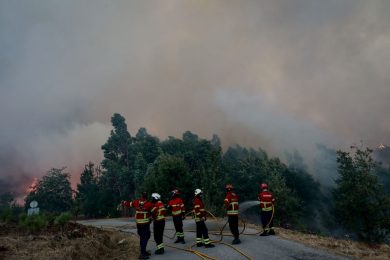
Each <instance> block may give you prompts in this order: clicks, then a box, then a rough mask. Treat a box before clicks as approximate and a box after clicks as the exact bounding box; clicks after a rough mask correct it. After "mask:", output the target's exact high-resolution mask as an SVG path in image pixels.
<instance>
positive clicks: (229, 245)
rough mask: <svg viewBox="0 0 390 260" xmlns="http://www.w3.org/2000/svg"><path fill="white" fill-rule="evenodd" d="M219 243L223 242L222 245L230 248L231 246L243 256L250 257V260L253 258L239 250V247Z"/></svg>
mask: <svg viewBox="0 0 390 260" xmlns="http://www.w3.org/2000/svg"><path fill="white" fill-rule="evenodd" d="M220 244H223V245H225V246H228V247H231V248H233V249H234V250H236V251H237V252H239V253H240V254H241V255H243V256H244V257H246V258H248V259H250V260H253V257H251V256H249V255H247V254H245V253H244V252H243V251H241V250H240V249H238V248H236V247H234V246H232V245H230V244H228V243H225V242H220Z"/></svg>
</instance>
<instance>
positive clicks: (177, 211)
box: [168, 197, 185, 216]
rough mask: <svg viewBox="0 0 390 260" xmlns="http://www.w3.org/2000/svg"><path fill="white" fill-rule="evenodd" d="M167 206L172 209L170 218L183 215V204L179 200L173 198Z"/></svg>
mask: <svg viewBox="0 0 390 260" xmlns="http://www.w3.org/2000/svg"><path fill="white" fill-rule="evenodd" d="M168 204H169V206H171V207H172V216H180V215H181V214H184V213H185V208H184V203H183V200H182V199H181V198H179V197H176V198H173V199H171V200H170V201H169V203H168Z"/></svg>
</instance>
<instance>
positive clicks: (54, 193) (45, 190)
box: [25, 168, 73, 213]
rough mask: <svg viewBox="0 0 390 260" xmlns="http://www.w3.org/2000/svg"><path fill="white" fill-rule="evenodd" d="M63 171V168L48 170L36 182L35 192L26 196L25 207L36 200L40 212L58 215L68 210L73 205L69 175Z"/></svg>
mask: <svg viewBox="0 0 390 260" xmlns="http://www.w3.org/2000/svg"><path fill="white" fill-rule="evenodd" d="M64 170H65V168H62V169H56V168H53V169H51V170H49V171H48V172H47V174H46V175H45V176H43V177H42V179H41V180H39V181H38V184H37V186H36V188H35V190H33V191H31V192H30V193H29V194H28V195H27V197H26V199H25V202H26V204H25V207H28V205H29V204H30V202H31V201H33V200H36V201H38V203H39V207H40V209H41V211H47V212H53V213H60V212H64V211H68V210H70V208H71V207H72V204H73V199H72V188H71V186H70V181H69V179H70V174H69V173H65V172H64Z"/></svg>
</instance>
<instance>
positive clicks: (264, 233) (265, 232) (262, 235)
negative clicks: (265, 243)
mask: <svg viewBox="0 0 390 260" xmlns="http://www.w3.org/2000/svg"><path fill="white" fill-rule="evenodd" d="M260 236H261V237H265V236H269V234H268V231H263V233H261V234H260Z"/></svg>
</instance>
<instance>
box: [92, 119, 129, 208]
mask: <svg viewBox="0 0 390 260" xmlns="http://www.w3.org/2000/svg"><path fill="white" fill-rule="evenodd" d="M111 123H112V126H113V127H114V129H113V130H111V133H110V137H109V138H108V140H107V142H106V143H105V144H104V145H102V149H103V152H104V159H103V161H102V167H103V169H104V171H103V173H102V176H101V177H100V183H99V186H100V188H101V189H102V196H101V198H100V199H101V200H102V201H101V203H102V205H105V206H108V205H111V206H110V207H109V209H108V210H109V212H110V213H107V214H110V215H112V214H113V213H115V212H116V210H115V203H117V202H118V201H120V200H121V199H125V198H126V199H128V198H129V197H134V194H135V187H134V174H133V171H132V168H133V162H134V156H133V154H132V153H131V152H130V149H131V144H132V138H131V136H130V133H129V132H128V131H127V125H126V122H125V118H124V117H123V116H121V115H120V114H114V115H113V116H112V117H111Z"/></svg>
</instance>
